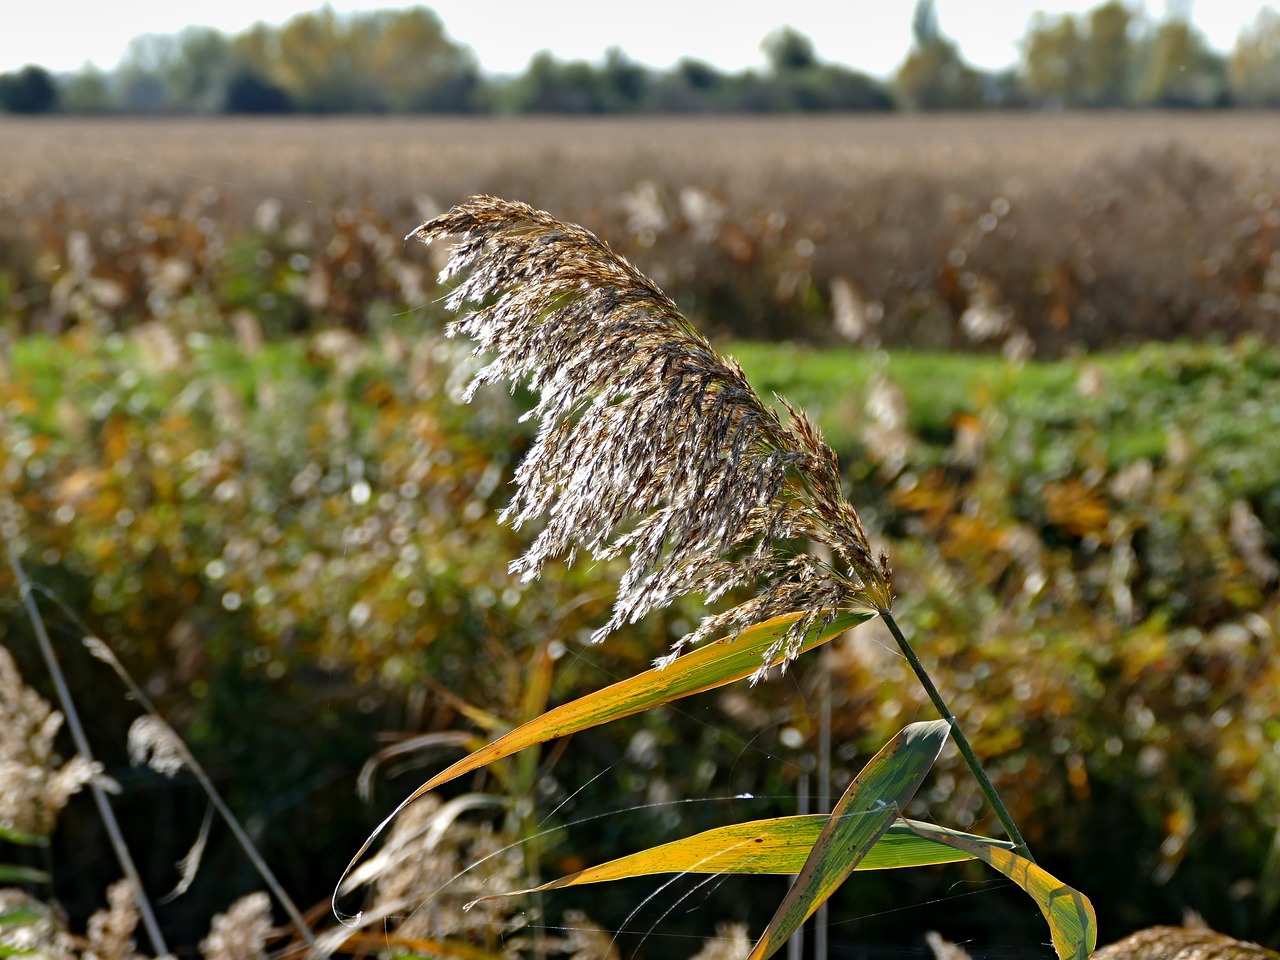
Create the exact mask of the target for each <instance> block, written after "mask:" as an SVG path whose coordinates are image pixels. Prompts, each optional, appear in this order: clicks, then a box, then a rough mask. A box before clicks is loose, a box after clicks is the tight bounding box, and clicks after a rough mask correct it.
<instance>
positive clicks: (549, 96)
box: [507, 50, 608, 113]
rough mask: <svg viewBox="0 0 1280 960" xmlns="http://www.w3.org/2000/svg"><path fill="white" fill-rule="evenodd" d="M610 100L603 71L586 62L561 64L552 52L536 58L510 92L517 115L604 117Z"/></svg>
mask: <svg viewBox="0 0 1280 960" xmlns="http://www.w3.org/2000/svg"><path fill="white" fill-rule="evenodd" d="M607 100H608V96H607V94H606V92H605V89H604V78H603V76H602V75H601V73H600V71H598V70H596V69H595V68H594V67H593V66H592V65H591V64H589V63H587V62H586V61H584V60H574V61H568V62H562V61H560V60H557V59H556V58H555V56H554V55H553V54H552V53H551V52H550V51H549V50H542V51H540V52H538V53H537V54H535V55H534V57H533V59H532V60H530V61H529V66H528V67H527V68H525V71H524V73H522V74H521V75H520V76H519V77H518V78H516V80H515V81H514V83H512V84H511V86H510V87H509V88H508V90H507V105H508V108H509V109H511V110H513V111H514V112H516V113H602V112H603V111H604V109H605V103H606V102H607Z"/></svg>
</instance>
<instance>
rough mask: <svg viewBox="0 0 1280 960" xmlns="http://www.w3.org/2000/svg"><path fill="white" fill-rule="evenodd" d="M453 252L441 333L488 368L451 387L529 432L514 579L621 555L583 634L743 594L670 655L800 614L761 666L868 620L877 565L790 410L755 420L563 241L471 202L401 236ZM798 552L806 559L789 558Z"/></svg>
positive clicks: (699, 346) (816, 441)
mask: <svg viewBox="0 0 1280 960" xmlns="http://www.w3.org/2000/svg"><path fill="white" fill-rule="evenodd" d="M410 236H412V237H417V238H418V239H420V240H422V241H424V242H428V243H429V242H431V241H434V240H437V239H440V238H443V237H447V236H456V237H458V238H459V240H458V242H457V244H456V245H455V246H454V247H453V249H452V251H451V253H450V256H449V260H448V264H447V266H446V267H445V269H444V270H443V271H442V274H441V280H442V281H447V280H451V279H454V278H461V282H460V283H459V284H458V286H457V288H456V289H455V290H454V291H453V292H452V294H451V295H450V297H449V299H448V307H449V309H451V310H457V309H459V308H460V307H462V306H463V305H464V304H466V303H473V304H476V305H477V309H476V310H475V312H473V313H471V314H470V315H468V316H465V317H463V318H462V319H459V320H457V321H454V322H453V323H451V324H450V326H449V328H448V333H449V335H450V336H456V335H459V334H462V335H466V336H468V337H470V338H472V339H473V340H474V341H475V342H476V352H477V353H480V354H485V355H487V356H491V357H492V360H491V361H490V362H489V363H488V365H487V366H484V367H483V368H482V369H481V370H480V371H479V373H477V374H476V376H475V377H474V379H473V380H472V381H471V384H470V386H469V387H468V389H467V392H466V397H467V398H468V399H470V397H471V396H472V395H473V394H474V393H475V391H476V390H477V389H479V388H480V387H481V386H484V385H485V384H489V383H493V382H496V381H501V380H509V381H511V384H512V389H514V388H515V386H516V385H518V384H525V385H527V386H528V387H529V388H530V389H531V390H532V391H534V392H535V393H536V394H537V397H538V399H537V403H536V405H535V407H534V408H533V409H532V410H531V411H530V412H529V413H528V414H526V417H534V418H536V419H537V420H538V421H539V422H540V427H539V430H538V433H537V436H536V439H535V441H534V443H533V445H532V447H531V449H530V450H529V452H528V454H527V455H526V456H525V458H524V460H523V462H522V463H521V464H520V466H519V468H518V469H517V471H516V475H515V484H516V492H515V494H514V496H513V498H512V500H511V503H510V504H509V505H508V506H507V508H506V509H505V510H504V511H503V513H502V515H501V517H502V519H503V520H504V521H506V522H509V523H511V524H513V525H514V526H515V527H520V526H521V525H523V524H525V523H528V522H530V521H534V520H540V521H542V523H543V525H542V528H541V530H540V531H539V533H538V534H537V536H536V538H535V539H534V541H533V543H532V544H531V546H530V547H529V548H528V550H527V551H526V552H525V554H524V555H523V556H522V557H520V558H519V559H518V560H515V561H514V562H512V564H511V570H512V572H513V573H518V574H520V576H521V577H522V578H523V579H524V580H530V579H533V578H535V577H537V576H538V574H539V573H540V571H541V570H542V567H543V565H544V564H545V563H546V562H547V561H548V560H551V559H553V558H556V557H565V558H566V559H567V560H569V561H570V562H572V560H573V558H574V556H575V555H576V554H577V552H578V551H579V550H586V551H587V552H589V553H590V554H591V555H592V556H594V557H596V558H598V559H603V560H609V559H613V558H617V557H620V556H624V555H625V556H626V558H627V561H628V567H627V569H626V571H625V572H624V574H623V576H622V578H621V580H620V583H619V586H618V594H617V598H616V600H615V602H614V606H613V611H612V615H611V616H610V618H609V620H608V622H607V623H605V624H604V625H603V626H602V627H600V628H599V629H598V630H596V631H595V633H594V634H593V637H592V639H593V640H596V641H598V640H601V639H603V638H604V637H605V636H607V635H608V634H609V633H611V632H612V631H613V630H616V629H617V628H618V627H619V626H621V625H623V624H626V623H634V622H636V621H638V620H639V619H640V618H642V617H644V616H645V615H646V614H647V613H649V612H650V611H652V610H655V609H658V608H661V607H665V606H667V605H669V604H670V603H672V602H673V601H674V600H675V599H677V598H678V597H680V596H683V595H685V594H689V593H694V592H697V593H701V594H702V595H703V596H704V598H705V600H706V602H708V603H714V602H715V601H717V600H719V599H721V598H722V597H723V596H724V595H725V594H727V593H728V592H729V591H732V590H735V589H737V588H739V587H746V586H753V587H754V588H755V591H756V592H755V593H754V594H753V596H752V597H751V599H748V600H746V601H744V602H741V603H739V604H737V605H736V606H734V607H732V608H731V609H729V610H727V611H725V612H723V613H720V614H717V615H714V616H710V617H708V618H706V619H704V620H703V621H702V623H701V624H700V625H699V626H698V628H697V629H695V630H693V631H692V632H690V633H689V634H687V635H686V636H684V637H683V638H681V639H680V640H679V641H677V643H676V644H675V647H674V649H673V651H672V653H671V654H670V656H669V657H667V658H664V660H666V661H668V662H669V661H670V659H672V658H674V657H675V656H676V655H677V654H678V653H679V652H680V650H681V649H682V648H683V647H684V646H685V645H686V644H688V643H691V642H695V641H698V640H701V639H704V638H706V637H709V636H712V635H715V634H721V633H733V632H736V631H739V630H742V629H744V628H746V627H749V626H751V625H752V624H755V623H757V622H759V621H762V620H765V619H767V618H769V617H773V616H777V615H780V614H784V613H792V612H800V613H801V617H800V618H799V620H797V622H796V623H795V624H794V625H793V627H792V628H791V630H790V631H789V632H788V633H787V634H786V635H785V636H784V637H782V638H781V639H780V640H779V641H778V644H777V645H776V646H775V648H774V649H772V650H770V651H769V653H768V654H767V655H766V661H767V662H768V661H772V660H773V659H774V657H776V656H777V654H779V653H783V654H784V656H786V657H788V658H789V657H790V656H792V655H794V654H795V652H796V650H797V648H798V646H799V644H800V642H801V639H802V638H803V637H804V635H805V634H806V632H807V631H808V630H810V629H811V628H813V627H815V626H819V625H823V624H825V623H827V622H829V621H830V619H831V618H832V617H833V616H834V613H835V611H836V610H837V609H840V608H847V607H850V606H869V607H872V608H874V609H878V610H887V609H888V607H889V604H890V600H891V590H890V581H889V564H888V560H887V558H886V557H885V556H884V555H883V554H881V555H879V556H876V555H875V553H874V552H873V551H872V549H871V546H870V544H869V543H868V541H867V536H866V533H865V531H864V530H863V526H862V523H861V521H860V520H859V518H858V514H857V512H856V511H855V510H854V508H853V507H852V505H850V504H849V503H848V502H847V501H846V500H845V499H844V496H843V494H842V492H841V487H840V470H839V465H838V463H837V461H836V456H835V454H834V453H833V452H832V450H831V449H830V447H828V446H827V445H826V443H825V442H824V441H823V439H822V437H821V435H820V434H819V432H818V430H817V429H816V428H815V427H814V426H813V424H812V423H810V421H809V420H808V419H807V418H806V417H805V415H804V414H803V413H801V412H800V411H798V410H796V409H795V408H793V407H791V406H790V405H789V404H786V402H785V401H782V405H783V406H784V407H785V409H786V416H785V417H782V416H780V415H779V414H778V413H777V412H776V411H774V410H773V409H771V408H770V407H769V406H767V405H766V404H765V403H764V402H763V401H762V400H761V399H760V397H759V396H758V395H757V394H756V392H755V391H754V390H753V389H752V388H751V386H750V385H749V384H748V383H747V380H746V377H745V376H744V375H743V372H742V369H741V368H740V367H739V366H738V364H737V363H736V362H735V361H733V360H730V359H726V358H723V357H720V356H719V355H717V354H716V352H715V351H714V350H712V348H711V346H710V344H709V343H708V342H707V341H706V340H705V339H704V338H703V337H702V336H701V334H699V333H698V332H697V330H695V329H694V327H693V326H692V325H691V324H690V323H689V322H688V321H687V320H686V319H685V318H684V317H683V316H682V315H681V314H680V311H679V309H678V308H677V307H676V305H675V303H674V302H672V300H671V299H670V298H669V297H667V295H666V294H664V293H663V292H662V291H661V290H660V289H659V288H658V286H657V285H656V284H655V283H654V282H653V281H652V280H650V279H649V278H648V277H646V276H644V274H642V273H641V272H640V271H639V270H637V269H636V268H635V267H634V266H632V265H631V264H630V263H629V262H628V261H627V260H626V259H624V258H623V257H621V256H619V255H618V254H616V253H614V252H613V250H611V249H610V247H609V246H608V244H606V243H605V242H603V241H602V240H600V239H598V238H597V237H596V236H595V235H594V234H592V233H590V232H589V231H587V230H585V229H583V228H582V227H579V226H576V225H573V224H567V223H563V222H561V221H559V220H557V219H555V218H554V217H552V216H550V215H549V214H547V213H544V212H542V211H540V210H536V209H534V208H533V207H531V206H529V205H527V204H524V203H518V202H511V201H505V200H499V199H496V198H493V197H483V196H482V197H473V198H471V199H470V200H468V201H467V202H465V203H463V204H461V205H459V206H457V207H455V208H454V209H452V210H450V211H449V212H448V213H446V214H444V215H442V216H440V217H437V218H435V219H433V220H430V221H428V222H426V223H424V224H422V226H420V227H419V228H418V229H417V230H415V231H414V232H413V233H412V234H410ZM805 541H808V542H810V543H813V544H819V545H821V548H825V549H819V550H807V549H806V548H804V547H802V546H801V544H802V543H804V542H805Z"/></svg>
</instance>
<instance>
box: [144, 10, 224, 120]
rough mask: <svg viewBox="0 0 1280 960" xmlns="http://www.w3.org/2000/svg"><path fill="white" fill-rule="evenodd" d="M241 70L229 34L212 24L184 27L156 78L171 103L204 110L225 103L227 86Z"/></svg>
mask: <svg viewBox="0 0 1280 960" xmlns="http://www.w3.org/2000/svg"><path fill="white" fill-rule="evenodd" d="M242 70H243V64H241V62H240V58H239V57H238V56H237V55H236V52H235V48H234V47H233V46H232V42H231V38H230V37H228V36H227V35H226V34H224V33H222V32H220V31H218V30H214V29H213V28H212V27H188V28H187V29H186V30H183V31H182V32H181V33H179V34H178V36H177V50H176V56H174V57H173V58H172V59H171V60H170V61H169V62H168V63H167V64H165V66H164V68H163V69H162V71H161V74H160V77H161V80H163V81H164V84H165V87H166V89H167V91H168V95H169V99H170V101H171V102H172V103H174V104H175V105H177V106H180V107H181V108H184V109H191V110H198V111H201V112H206V113H207V112H210V111H214V110H217V109H218V108H219V107H220V106H222V104H223V103H225V101H226V97H227V88H228V85H229V84H230V82H231V80H232V78H233V77H235V76H237V75H238V74H239V73H240V72H241V71H242Z"/></svg>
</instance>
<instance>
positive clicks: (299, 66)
mask: <svg viewBox="0 0 1280 960" xmlns="http://www.w3.org/2000/svg"><path fill="white" fill-rule="evenodd" d="M232 45H233V48H234V49H235V51H236V53H237V56H238V57H239V59H240V62H241V64H242V65H243V66H244V67H246V68H248V69H249V70H250V71H251V72H252V73H253V74H255V75H256V76H257V77H258V78H260V79H261V80H264V81H266V82H268V83H270V84H271V85H273V86H274V87H277V88H278V89H280V90H281V91H283V92H284V93H285V94H287V95H288V96H289V98H290V100H291V101H292V103H293V104H294V105H295V106H296V107H297V108H298V109H300V110H304V111H308V112H315V113H345V112H364V113H387V112H391V113H407V112H415V111H447V112H467V111H470V110H474V109H476V108H477V106H478V103H479V99H480V93H481V87H482V80H481V76H480V70H479V66H478V64H477V63H476V61H475V57H474V55H473V54H472V53H471V51H469V50H468V49H466V48H465V47H462V46H460V45H458V44H456V43H454V42H453V41H452V40H450V39H449V37H448V35H447V34H446V33H445V30H444V25H443V24H442V23H441V21H440V18H439V17H437V16H436V15H435V13H433V12H432V11H430V10H428V9H427V8H425V7H410V8H407V9H404V10H381V11H375V12H372V13H358V14H352V15H349V16H341V15H339V14H337V13H336V12H334V10H333V8H331V7H324V8H322V9H320V10H317V11H313V12H310V13H303V14H299V15H297V16H295V17H292V18H291V19H290V20H288V21H287V22H286V23H285V24H284V25H283V26H282V27H270V26H266V25H262V24H259V25H257V26H255V27H253V28H251V29H249V30H246V31H244V32H243V33H241V34H239V35H237V36H236V37H235V38H234V40H233V41H232Z"/></svg>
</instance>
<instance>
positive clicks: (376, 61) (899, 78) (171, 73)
mask: <svg viewBox="0 0 1280 960" xmlns="http://www.w3.org/2000/svg"><path fill="white" fill-rule="evenodd" d="M446 27H447V24H445V23H443V22H442V21H441V19H440V18H439V16H437V15H436V14H435V13H434V12H433V11H432V10H431V9H429V8H428V7H424V6H418V7H410V8H405V9H400V10H380V11H372V12H365V13H354V14H349V15H345V14H338V13H335V12H334V10H333V9H332V8H330V7H322V8H321V9H319V10H315V11H312V12H308V13H301V14H298V15H296V16H294V17H293V18H292V19H290V20H288V21H287V22H286V23H284V24H281V25H278V26H276V25H268V24H263V23H260V24H257V25H255V26H253V27H251V28H249V29H248V30H245V31H244V32H242V33H239V34H236V35H234V36H232V35H227V34H224V33H221V32H219V31H217V30H215V29H213V28H211V27H190V28H188V29H186V30H183V31H182V32H180V33H177V34H146V35H143V36H140V37H138V38H136V39H135V40H134V41H133V42H132V44H131V45H130V47H129V49H128V51H127V52H126V54H125V57H124V59H123V61H122V62H121V63H120V64H119V65H118V66H117V67H116V68H114V69H113V70H111V71H102V70H99V69H97V68H96V67H93V66H92V65H89V66H86V67H85V68H84V69H82V70H80V71H78V72H74V73H69V74H64V75H61V76H55V75H53V74H51V73H50V72H49V71H47V70H45V69H44V68H43V67H40V66H38V65H35V64H33V65H30V66H28V67H25V68H23V69H22V70H18V71H13V72H11V73H6V74H3V75H0V111H3V112H9V113H15V114H37V113H49V112H53V111H62V112H67V113H73V114H95V113H130V114H164V115H172V114H193V113H194V114H217V113H226V114H284V113H294V112H297V113H321V114H331V113H375V114H385V113H393V114H395V113H398V114H404V113H451V114H474V113H480V114H495V113H496V114H526V113H536V114H605V113H708V112H717V113H776V112H822V111H833V110H838V111H850V110H853V111H885V110H894V109H902V110H914V111H921V110H923V111H938V110H975V109H986V108H998V109H1048V110H1061V109H1063V108H1067V107H1069V108H1102V109H1115V108H1120V107H1147V108H1150V107H1160V108H1177V109H1187V108H1196V109H1203V108H1223V107H1232V106H1238V107H1273V106H1277V105H1280V69H1278V68H1277V63H1278V62H1280V60H1278V47H1280V14H1278V13H1277V12H1276V10H1275V9H1274V8H1273V7H1269V6H1262V7H1261V8H1260V12H1259V13H1258V16H1257V18H1256V20H1255V21H1254V22H1253V23H1252V24H1251V25H1250V26H1249V27H1247V28H1246V29H1245V30H1243V31H1241V33H1240V36H1239V39H1238V40H1237V42H1236V45H1235V47H1234V49H1232V50H1231V51H1230V52H1229V53H1225V54H1224V53H1220V52H1218V51H1216V50H1214V49H1213V48H1211V47H1210V46H1209V44H1208V42H1207V41H1206V39H1205V38H1204V36H1203V35H1202V34H1201V33H1200V32H1199V31H1198V30H1197V29H1196V28H1195V27H1194V26H1193V25H1192V23H1191V21H1190V5H1189V4H1186V3H1170V4H1168V5H1167V6H1166V8H1165V10H1164V14H1163V16H1161V17H1155V16H1152V15H1149V14H1148V13H1146V12H1145V11H1144V10H1142V9H1141V8H1135V6H1134V5H1132V4H1127V3H1124V2H1122V0H1106V2H1103V3H1100V4H1098V5H1096V6H1095V7H1093V8H1092V9H1090V10H1088V11H1086V12H1083V13H1079V14H1077V13H1064V14H1059V15H1046V14H1038V15H1036V16H1035V17H1033V18H1032V20H1031V22H1030V24H1029V25H1028V27H1027V32H1026V35H1025V36H1024V37H1023V39H1022V41H1021V44H1020V46H1021V58H1020V61H1019V62H1018V63H1017V64H1016V65H1015V66H1013V67H1011V68H1009V69H1007V70H1002V71H983V70H980V69H978V68H976V67H974V66H972V65H970V64H969V63H968V62H967V61H966V60H965V59H964V55H963V52H962V51H961V50H960V49H959V47H958V46H957V45H956V43H955V42H954V41H953V40H951V39H950V38H949V37H948V36H947V35H946V33H945V31H944V29H943V25H942V24H941V22H940V20H939V17H938V13H937V9H936V7H935V4H934V2H933V0H917V2H916V6H915V16H914V20H913V31H912V42H911V45H910V48H909V49H908V50H905V51H903V53H904V59H903V62H902V64H901V66H900V67H899V68H898V70H897V72H896V73H895V74H894V75H893V76H891V77H888V78H884V79H881V78H877V77H873V76H871V75H869V74H866V73H863V72H861V71H859V70H855V69H852V68H850V67H846V66H843V65H839V64H835V63H830V62H826V61H823V60H822V59H821V57H820V55H819V51H818V49H817V47H816V46H815V44H814V42H813V40H812V39H810V38H809V37H807V36H804V35H803V34H800V33H798V32H796V31H795V30H792V29H791V28H789V27H783V28H780V29H779V30H777V31H774V32H773V33H771V34H770V35H768V36H767V37H765V38H764V39H763V41H762V43H761V49H762V51H763V52H764V54H765V59H766V61H767V64H768V66H767V68H766V69H764V70H746V71H742V72H739V73H729V72H725V71H722V70H720V69H718V68H716V67H714V66H712V65H710V64H707V63H705V62H702V61H700V60H697V59H692V58H686V59H683V60H681V61H680V62H679V63H677V64H676V65H675V66H674V67H672V68H670V69H666V70H658V69H654V68H652V67H648V66H645V65H643V64H641V63H638V62H636V61H633V60H631V59H630V58H629V57H628V56H627V54H626V52H625V51H624V50H623V49H622V48H620V47H615V48H613V49H611V50H610V51H609V53H608V54H607V55H606V57H605V58H604V59H603V61H602V62H598V63H597V62H588V61H584V60H575V61H562V60H558V59H556V58H555V57H554V56H553V55H552V54H550V53H547V52H544V53H540V54H538V55H536V56H535V57H534V58H533V59H532V60H530V62H529V64H528V66H527V67H526V68H525V69H524V71H523V72H522V73H520V74H517V75H515V76H489V75H486V74H484V73H483V72H482V71H481V70H480V67H479V64H478V62H477V61H476V59H475V56H474V54H473V53H472V52H471V50H470V48H468V47H465V46H463V45H461V44H459V43H457V42H455V41H454V40H453V39H452V38H451V37H450V36H449V35H448V32H447V29H446Z"/></svg>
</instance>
